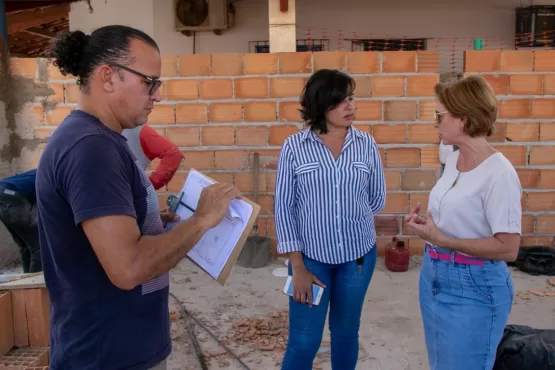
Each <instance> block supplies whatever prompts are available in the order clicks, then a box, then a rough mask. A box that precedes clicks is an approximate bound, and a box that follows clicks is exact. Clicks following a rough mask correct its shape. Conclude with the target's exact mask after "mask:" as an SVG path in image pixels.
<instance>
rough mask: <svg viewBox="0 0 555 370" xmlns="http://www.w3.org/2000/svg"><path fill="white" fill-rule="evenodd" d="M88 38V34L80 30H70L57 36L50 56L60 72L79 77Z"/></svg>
mask: <svg viewBox="0 0 555 370" xmlns="http://www.w3.org/2000/svg"><path fill="white" fill-rule="evenodd" d="M90 38H91V36H90V35H86V34H85V33H84V32H82V31H72V32H67V33H65V34H63V35H61V36H59V37H58V38H57V39H56V40H55V41H54V43H53V44H52V51H51V57H52V58H53V59H54V65H55V66H57V67H58V68H59V69H60V73H61V74H63V75H64V76H66V75H68V74H69V75H73V76H75V77H80V73H81V61H82V60H83V55H84V53H85V48H86V47H87V44H88V43H89V40H90Z"/></svg>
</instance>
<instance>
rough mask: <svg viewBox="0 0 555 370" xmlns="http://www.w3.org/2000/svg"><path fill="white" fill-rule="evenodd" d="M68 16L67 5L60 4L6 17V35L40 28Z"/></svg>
mask: <svg viewBox="0 0 555 370" xmlns="http://www.w3.org/2000/svg"><path fill="white" fill-rule="evenodd" d="M68 14H69V4H60V5H55V6H51V7H48V8H40V9H36V10H30V11H24V12H20V13H15V14H12V15H8V16H7V18H8V33H16V32H21V31H24V30H26V29H29V28H33V27H36V26H40V25H41V24H44V23H48V22H52V21H55V20H57V19H60V18H64V17H67V16H68Z"/></svg>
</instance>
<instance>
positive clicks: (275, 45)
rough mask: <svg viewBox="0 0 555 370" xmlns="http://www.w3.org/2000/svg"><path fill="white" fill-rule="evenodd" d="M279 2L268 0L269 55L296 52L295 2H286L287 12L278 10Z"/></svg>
mask: <svg viewBox="0 0 555 370" xmlns="http://www.w3.org/2000/svg"><path fill="white" fill-rule="evenodd" d="M280 3H281V0H268V5H269V7H268V8H269V9H268V15H269V24H270V53H278V52H295V51H297V35H296V29H295V27H296V16H295V0H287V11H285V12H282V11H281V9H280Z"/></svg>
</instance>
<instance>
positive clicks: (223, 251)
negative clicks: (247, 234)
mask: <svg viewBox="0 0 555 370" xmlns="http://www.w3.org/2000/svg"><path fill="white" fill-rule="evenodd" d="M213 183H214V182H213V181H211V180H210V179H209V178H207V177H206V176H204V175H203V174H202V173H200V172H198V171H196V170H191V171H190V172H189V175H188V176H187V180H186V181H185V184H184V185H183V188H182V189H181V192H182V193H183V197H182V198H181V203H184V204H186V205H187V206H189V207H191V208H192V209H196V208H197V205H198V201H199V198H200V193H201V192H202V189H203V188H204V187H206V186H209V185H212V184H213ZM252 212H253V207H252V205H250V204H249V203H247V202H246V201H244V200H242V199H233V200H232V201H231V203H230V206H229V209H228V211H227V214H226V217H224V218H223V219H222V221H221V222H220V224H218V225H217V226H215V227H213V228H212V229H210V230H208V231H207V232H206V234H204V236H203V237H202V238H201V239H200V240H199V242H198V243H197V244H196V245H195V246H194V247H193V249H191V250H190V251H189V253H188V254H187V256H188V257H189V258H190V259H191V260H193V262H195V263H197V264H198V265H199V266H200V267H201V268H202V269H203V270H205V271H206V272H207V273H208V274H209V275H210V276H212V277H213V278H214V279H218V277H219V275H220V273H221V272H222V270H223V268H224V266H225V265H226V262H227V261H228V259H229V258H230V256H231V253H232V252H233V249H234V248H235V246H236V244H237V243H238V241H239V239H240V238H241V235H242V234H243V231H244V230H245V228H246V227H247V224H248V221H249V218H250V217H251V214H252ZM176 213H177V214H178V215H179V217H180V220H179V221H178V222H173V223H168V226H167V228H168V229H170V228H172V227H174V226H175V225H177V224H179V223H180V222H183V221H185V220H187V219H189V218H190V217H191V216H192V215H193V212H192V211H190V210H189V209H187V207H185V206H183V205H182V204H179V205H178V207H177V209H176Z"/></svg>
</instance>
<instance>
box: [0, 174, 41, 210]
mask: <svg viewBox="0 0 555 370" xmlns="http://www.w3.org/2000/svg"><path fill="white" fill-rule="evenodd" d="M36 175H37V170H36V169H35V170H30V171H27V172H23V173H20V174H17V175H14V176H11V177H6V178H5V179H2V181H0V183H2V184H4V185H5V186H6V187H7V188H9V189H11V190H15V191H17V192H18V193H20V194H21V195H22V196H24V197H25V198H27V199H29V200H30V201H32V202H35V199H36V197H35V177H36Z"/></svg>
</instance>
